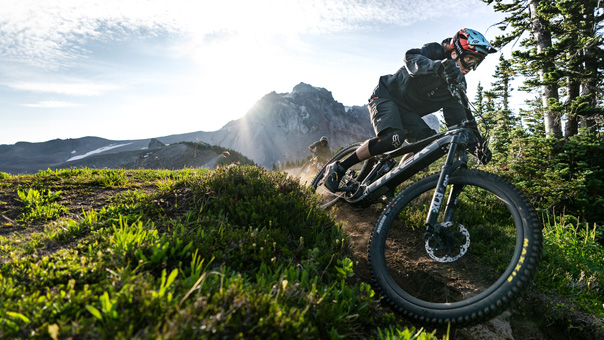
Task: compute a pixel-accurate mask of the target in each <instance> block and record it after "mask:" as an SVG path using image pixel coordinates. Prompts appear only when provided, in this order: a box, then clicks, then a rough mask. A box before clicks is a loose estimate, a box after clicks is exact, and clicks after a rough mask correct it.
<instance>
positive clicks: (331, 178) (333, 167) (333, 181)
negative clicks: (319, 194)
mask: <svg viewBox="0 0 604 340" xmlns="http://www.w3.org/2000/svg"><path fill="white" fill-rule="evenodd" d="M345 173H346V169H344V167H343V166H342V165H341V164H340V162H338V161H336V162H333V163H331V164H329V165H328V166H327V168H326V169H325V177H324V180H323V182H324V184H325V187H326V188H327V189H329V191H331V192H336V191H338V187H339V186H340V181H341V180H342V176H344V174H345Z"/></svg>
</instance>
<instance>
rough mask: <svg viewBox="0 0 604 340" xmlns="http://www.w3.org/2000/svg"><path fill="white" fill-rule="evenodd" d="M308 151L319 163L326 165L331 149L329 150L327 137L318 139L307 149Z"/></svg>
mask: <svg viewBox="0 0 604 340" xmlns="http://www.w3.org/2000/svg"><path fill="white" fill-rule="evenodd" d="M308 150H310V152H312V153H314V154H315V155H316V156H317V159H318V160H319V162H321V163H323V164H325V163H327V161H329V158H330V157H331V149H329V141H328V140H327V137H325V136H323V137H321V139H319V140H318V141H316V142H314V143H312V144H311V145H310V146H309V147H308Z"/></svg>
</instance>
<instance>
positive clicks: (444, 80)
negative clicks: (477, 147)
mask: <svg viewBox="0 0 604 340" xmlns="http://www.w3.org/2000/svg"><path fill="white" fill-rule="evenodd" d="M495 52H497V51H496V50H495V48H493V47H492V46H491V44H490V43H489V42H488V41H487V40H486V39H485V37H484V36H483V35H482V34H480V33H479V32H477V31H475V30H472V29H469V28H464V29H461V30H460V31H458V32H457V33H456V34H455V35H454V36H453V37H452V38H447V39H445V40H443V42H442V43H440V44H439V43H436V42H433V43H428V44H425V45H424V46H422V48H421V49H419V48H414V49H410V50H408V51H407V52H406V53H405V57H404V59H403V66H402V67H401V68H400V69H399V70H398V71H397V72H396V73H395V74H392V75H384V76H381V77H380V79H379V83H378V85H377V86H376V87H375V89H374V91H373V93H372V95H371V98H370V99H369V111H370V114H371V124H372V125H373V129H374V131H375V133H376V137H374V138H371V139H369V140H367V141H365V143H363V144H362V145H361V146H360V147H359V148H358V149H357V150H356V151H355V152H354V153H352V154H351V155H350V156H349V157H348V158H346V159H344V160H343V161H342V162H339V161H336V162H333V163H331V164H329V165H328V166H327V168H326V171H325V180H324V182H325V187H327V189H329V190H330V191H331V192H336V191H337V190H338V186H339V183H340V180H341V178H342V176H343V175H344V174H345V173H346V170H347V169H349V168H350V167H352V166H353V165H355V164H357V163H359V162H361V161H364V160H366V159H369V158H371V157H373V156H376V155H380V154H383V153H385V152H388V151H392V150H394V149H396V148H398V147H400V146H401V145H402V143H403V141H404V140H405V138H406V137H408V136H405V132H407V133H408V134H409V135H411V136H410V137H415V138H416V139H418V140H419V139H424V138H427V137H430V136H432V135H434V134H436V133H437V132H436V131H434V130H432V129H431V128H430V127H429V126H428V124H426V122H424V120H423V119H422V118H421V117H422V116H425V115H427V114H430V113H433V112H436V111H438V110H440V109H442V110H443V116H444V118H445V123H446V124H447V126H452V125H455V124H459V123H460V122H461V121H463V120H464V119H466V110H465V108H464V107H463V106H462V105H461V104H460V103H459V101H458V100H457V99H456V98H455V97H453V95H452V94H451V92H450V91H449V88H448V83H449V82H451V81H454V82H456V83H459V84H462V85H463V87H464V88H466V87H467V84H466V81H465V77H464V76H465V75H466V74H467V73H468V72H470V71H471V70H475V69H476V67H478V65H479V64H480V63H481V62H482V61H483V60H484V58H485V57H486V56H487V55H488V54H489V53H495ZM484 152H485V153H488V155H486V156H484V157H485V158H489V159H490V151H488V150H484ZM481 157H483V156H481ZM485 160H486V162H488V159H485ZM483 163H484V161H483Z"/></svg>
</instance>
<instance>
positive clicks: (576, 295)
mask: <svg viewBox="0 0 604 340" xmlns="http://www.w3.org/2000/svg"><path fill="white" fill-rule="evenodd" d="M543 224H544V229H543V233H544V257H543V264H542V265H541V268H540V270H539V272H538V273H537V282H538V285H539V287H540V289H542V290H544V291H546V292H551V293H555V294H556V295H559V296H563V297H565V298H566V299H567V300H569V301H570V302H571V303H573V304H575V305H576V306H577V307H578V308H579V309H581V310H585V311H587V312H589V313H593V314H594V315H597V316H598V317H600V318H604V247H602V245H601V244H600V243H599V242H598V241H597V240H598V239H601V238H602V235H599V234H598V231H597V230H598V228H597V227H596V225H589V224H586V223H581V222H580V221H578V220H577V219H576V218H574V217H572V216H568V215H566V216H565V215H563V216H561V217H554V216H546V217H545V218H544V221H543Z"/></svg>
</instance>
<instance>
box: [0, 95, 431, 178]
mask: <svg viewBox="0 0 604 340" xmlns="http://www.w3.org/2000/svg"><path fill="white" fill-rule="evenodd" d="M432 118H433V119H432V121H431V122H429V124H431V125H432V126H433V127H437V126H438V119H436V117H432ZM321 136H326V137H327V138H328V139H329V143H330V147H331V149H332V150H334V151H335V150H337V149H338V148H339V147H342V146H346V145H348V144H350V143H352V142H355V141H359V140H365V139H367V138H370V137H373V136H374V132H373V128H372V126H371V122H370V119H369V111H368V109H367V105H364V106H352V107H344V105H343V104H341V103H339V102H337V101H336V100H335V99H334V98H333V96H332V93H331V92H330V91H328V90H326V89H324V88H320V87H314V86H311V85H309V84H306V83H300V84H298V85H296V86H295V87H294V88H293V90H292V92H290V93H276V92H271V93H268V94H266V95H265V96H263V97H262V98H261V99H260V100H258V101H257V102H256V103H255V104H254V105H253V106H252V107H251V108H250V109H249V110H248V112H247V113H246V115H245V116H243V117H242V118H241V119H238V120H233V121H230V122H228V123H227V124H225V125H224V126H223V127H222V128H221V129H219V130H217V131H212V132H204V131H197V132H190V133H185V134H177V135H169V136H163V137H154V138H149V139H138V140H108V139H104V138H100V137H83V138H77V139H66V140H61V139H56V140H51V141H47V142H43V143H28V142H19V143H16V144H14V145H0V171H3V172H8V173H12V174H19V173H35V172H37V171H39V170H46V169H47V168H51V169H54V168H68V167H77V166H87V167H93V168H96V167H99V168H139V167H142V168H145V167H147V166H154V167H160V168H165V169H177V168H181V167H183V166H188V167H208V168H209V167H211V166H212V162H211V158H212V157H217V156H218V154H219V153H218V154H214V155H210V154H207V157H208V158H207V159H206V158H205V157H201V156H200V155H198V154H195V155H191V154H189V153H188V151H190V148H189V147H187V146H186V145H180V146H173V144H177V143H181V142H193V143H197V144H199V145H206V146H212V145H213V146H219V147H222V148H224V149H229V150H234V151H237V152H239V153H240V154H241V155H242V157H247V158H248V159H249V160H251V161H252V162H254V163H256V164H258V165H260V166H264V167H267V168H272V166H273V165H279V164H284V163H285V162H287V161H295V160H300V159H303V158H305V157H306V156H307V155H308V154H309V152H308V146H309V145H310V144H311V143H313V142H315V141H317V140H318V139H320V138H321ZM162 144H163V145H165V147H161V145H162ZM151 149H153V150H151ZM149 153H152V154H154V157H158V159H161V161H157V162H155V163H154V162H152V161H151V160H150V159H147V158H149V155H148V156H147V157H145V155H146V154H149ZM159 155H161V157H159ZM151 164H153V165H151Z"/></svg>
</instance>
